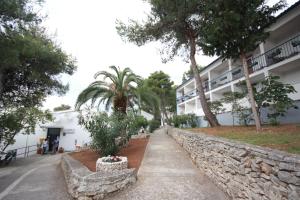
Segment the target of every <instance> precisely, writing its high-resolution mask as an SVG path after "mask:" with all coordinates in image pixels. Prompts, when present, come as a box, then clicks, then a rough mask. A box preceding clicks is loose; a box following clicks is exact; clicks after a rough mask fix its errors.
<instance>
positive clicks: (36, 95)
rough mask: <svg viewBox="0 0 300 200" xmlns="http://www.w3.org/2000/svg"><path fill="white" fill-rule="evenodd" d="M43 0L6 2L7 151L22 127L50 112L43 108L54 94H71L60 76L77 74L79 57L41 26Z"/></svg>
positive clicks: (2, 77) (2, 92)
mask: <svg viewBox="0 0 300 200" xmlns="http://www.w3.org/2000/svg"><path fill="white" fill-rule="evenodd" d="M41 3H42V0H1V2H0V16H1V17H0V46H1V48H0V124H1V126H0V127H1V128H0V143H1V151H4V149H5V148H6V147H7V145H9V144H12V143H13V142H14V137H15V135H16V134H17V133H18V132H20V131H22V132H23V133H26V134H29V133H33V132H34V127H35V125H36V123H37V122H38V121H43V120H47V119H49V118H50V116H49V112H48V111H46V112H43V111H41V110H40V109H39V107H40V106H41V105H42V102H43V101H44V100H45V98H46V97H47V96H48V95H52V94H60V95H62V94H65V93H66V91H67V90H68V85H64V84H63V83H62V82H61V80H60V78H59V77H60V76H61V75H62V74H68V75H72V74H73V73H74V71H75V70H76V66H75V61H74V59H73V58H71V57H70V56H69V55H67V54H66V53H65V52H64V51H63V50H62V49H61V47H60V46H59V45H57V44H56V43H55V42H54V40H53V38H52V37H50V36H48V35H47V34H46V32H45V30H44V28H42V27H41V26H40V23H41V22H42V19H43V18H42V17H41V16H39V15H38V13H37V12H35V11H36V10H37V9H38V8H39V6H40V5H41Z"/></svg>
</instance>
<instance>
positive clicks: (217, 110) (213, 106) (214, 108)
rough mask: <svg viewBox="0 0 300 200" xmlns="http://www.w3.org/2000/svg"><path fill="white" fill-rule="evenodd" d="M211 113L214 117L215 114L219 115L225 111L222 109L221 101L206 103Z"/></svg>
mask: <svg viewBox="0 0 300 200" xmlns="http://www.w3.org/2000/svg"><path fill="white" fill-rule="evenodd" d="M207 103H208V106H209V108H210V110H211V112H212V113H213V114H214V115H215V116H216V115H217V114H221V113H223V112H224V111H225V108H223V104H222V102H221V101H212V102H210V101H209V102H207Z"/></svg>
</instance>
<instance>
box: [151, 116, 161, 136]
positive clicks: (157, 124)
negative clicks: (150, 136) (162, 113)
mask: <svg viewBox="0 0 300 200" xmlns="http://www.w3.org/2000/svg"><path fill="white" fill-rule="evenodd" d="M159 127H160V121H159V120H156V119H153V120H150V121H149V131H150V133H153V131H154V130H156V129H158V128H159Z"/></svg>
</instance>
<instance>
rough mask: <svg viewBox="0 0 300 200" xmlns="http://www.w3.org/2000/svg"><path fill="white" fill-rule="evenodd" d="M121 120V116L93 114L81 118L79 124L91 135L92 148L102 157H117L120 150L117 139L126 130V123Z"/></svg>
mask: <svg viewBox="0 0 300 200" xmlns="http://www.w3.org/2000/svg"><path fill="white" fill-rule="evenodd" d="M120 118H122V117H121V115H119V114H113V115H111V116H108V115H107V114H106V113H92V112H89V113H87V114H85V115H81V116H80V118H79V123H80V124H81V125H82V126H84V127H85V128H86V129H87V130H88V131H89V132H90V134H91V138H92V145H91V146H92V148H94V149H95V150H97V151H98V152H99V154H101V155H102V156H108V155H116V153H117V152H118V150H119V147H118V145H117V144H116V138H117V137H119V136H121V133H122V131H124V130H126V123H125V121H123V120H120Z"/></svg>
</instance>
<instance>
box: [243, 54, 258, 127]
mask: <svg viewBox="0 0 300 200" xmlns="http://www.w3.org/2000/svg"><path fill="white" fill-rule="evenodd" d="M240 57H241V60H242V63H243V69H244V75H245V80H246V85H247V90H248V95H249V101H250V105H251V109H252V113H253V118H254V121H255V126H256V131H260V130H261V124H260V120H259V116H258V112H257V109H256V103H255V99H254V94H253V88H252V85H251V82H250V77H249V68H248V63H247V59H246V55H245V53H241V55H240Z"/></svg>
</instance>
